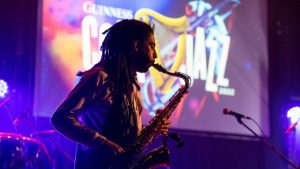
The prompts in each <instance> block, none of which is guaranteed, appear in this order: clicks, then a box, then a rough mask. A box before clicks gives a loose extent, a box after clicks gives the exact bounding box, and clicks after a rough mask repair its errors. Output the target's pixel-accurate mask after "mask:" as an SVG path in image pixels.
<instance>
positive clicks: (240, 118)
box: [236, 116, 300, 169]
mask: <svg viewBox="0 0 300 169" xmlns="http://www.w3.org/2000/svg"><path fill="white" fill-rule="evenodd" d="M236 119H237V121H238V122H239V123H240V124H241V125H243V126H244V127H246V128H247V129H248V130H249V131H250V132H251V133H253V134H254V135H255V136H256V137H258V138H259V139H260V140H262V141H263V142H264V143H265V144H266V145H267V146H269V148H271V150H273V151H274V152H275V153H276V154H278V155H279V156H280V157H281V158H282V159H284V160H285V161H287V162H288V163H289V164H290V165H291V166H293V167H294V168H295V169H300V167H297V166H296V165H295V164H294V163H292V162H291V161H290V160H289V159H288V158H286V157H285V156H284V155H283V154H282V153H281V152H280V151H278V150H277V149H276V148H275V147H274V146H273V145H272V144H271V143H270V141H269V140H267V139H266V138H265V137H261V136H259V135H258V134H256V133H255V131H253V130H252V129H251V128H250V127H249V126H247V125H246V124H245V123H244V122H243V121H242V117H238V116H236Z"/></svg>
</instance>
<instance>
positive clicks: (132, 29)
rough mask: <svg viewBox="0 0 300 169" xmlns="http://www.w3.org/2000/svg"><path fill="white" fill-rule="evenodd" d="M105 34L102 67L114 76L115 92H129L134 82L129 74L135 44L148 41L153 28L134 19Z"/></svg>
mask: <svg viewBox="0 0 300 169" xmlns="http://www.w3.org/2000/svg"><path fill="white" fill-rule="evenodd" d="M103 34H106V37H105V39H104V41H103V43H102V46H101V48H100V50H101V51H102V57H101V63H102V64H101V65H103V66H104V68H105V70H107V72H108V73H109V74H110V75H112V78H113V82H114V87H113V88H114V90H115V91H114V92H116V93H124V91H128V87H129V86H127V85H128V84H130V83H129V82H130V81H133V77H132V75H131V74H130V72H129V66H130V64H131V63H130V60H131V58H130V57H131V56H130V52H131V50H132V45H133V42H134V40H139V41H143V40H146V39H147V37H149V35H150V34H153V26H151V25H150V24H147V23H144V22H141V21H138V20H134V19H131V20H122V21H120V22H118V23H116V24H115V25H113V26H112V27H111V28H109V29H108V30H106V31H105V32H103ZM136 85H137V84H136ZM138 88H139V87H138Z"/></svg>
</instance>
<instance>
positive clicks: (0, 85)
mask: <svg viewBox="0 0 300 169" xmlns="http://www.w3.org/2000/svg"><path fill="white" fill-rule="evenodd" d="M7 92H8V86H7V83H6V82H5V81H4V80H0V97H1V98H4V96H5V95H6V93H7Z"/></svg>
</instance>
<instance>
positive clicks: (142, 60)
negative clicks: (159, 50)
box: [133, 34, 157, 73]
mask: <svg viewBox="0 0 300 169" xmlns="http://www.w3.org/2000/svg"><path fill="white" fill-rule="evenodd" d="M156 57H157V54H156V51H155V39H154V35H153V34H151V35H150V36H149V37H148V39H147V40H145V41H139V42H138V44H137V51H136V55H135V57H134V60H133V66H134V67H135V70H136V71H137V72H141V73H144V72H147V71H148V69H149V67H151V66H152V65H153V64H154V61H155V59H156Z"/></svg>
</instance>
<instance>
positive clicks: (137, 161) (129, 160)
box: [110, 64, 191, 169]
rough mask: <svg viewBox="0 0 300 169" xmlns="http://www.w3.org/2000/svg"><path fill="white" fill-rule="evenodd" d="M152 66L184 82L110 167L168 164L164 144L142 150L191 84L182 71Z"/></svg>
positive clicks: (133, 168)
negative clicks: (146, 150) (146, 151)
mask: <svg viewBox="0 0 300 169" xmlns="http://www.w3.org/2000/svg"><path fill="white" fill-rule="evenodd" d="M153 67H154V68H155V69H156V70H158V71H159V72H162V73H166V74H168V75H170V76H176V77H179V78H182V79H183V80H184V82H185V84H184V86H181V87H180V88H179V90H177V92H176V93H175V94H174V95H173V96H172V97H171V99H170V100H169V102H168V104H167V105H166V106H165V108H164V109H159V110H157V113H156V116H155V117H154V118H153V119H151V120H150V122H149V123H148V124H147V125H146V126H144V128H143V130H142V132H141V134H140V135H139V136H138V137H137V138H136V140H135V142H134V144H133V145H132V146H130V147H129V148H128V150H127V151H126V152H125V153H124V154H120V156H119V158H118V160H117V161H116V162H115V163H114V164H113V165H112V166H111V167H110V169H149V168H154V167H158V166H168V165H169V164H170V155H169V150H168V148H167V146H166V145H165V144H163V145H162V146H161V147H159V148H156V149H154V150H152V151H150V152H149V153H147V154H144V152H145V148H146V147H147V146H148V145H149V144H150V143H151V142H153V141H154V140H155V139H156V138H157V137H158V136H159V135H160V130H159V129H160V127H161V125H162V124H163V122H164V119H168V118H169V117H170V116H171V115H172V112H173V111H174V109H175V108H176V107H177V106H178V104H179V103H180V100H181V98H182V97H183V96H184V94H186V93H187V92H188V88H189V87H190V86H191V79H190V77H189V76H188V75H186V74H184V73H179V72H174V73H171V72H168V71H167V70H166V69H164V68H163V67H162V66H161V65H159V64H154V65H153Z"/></svg>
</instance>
